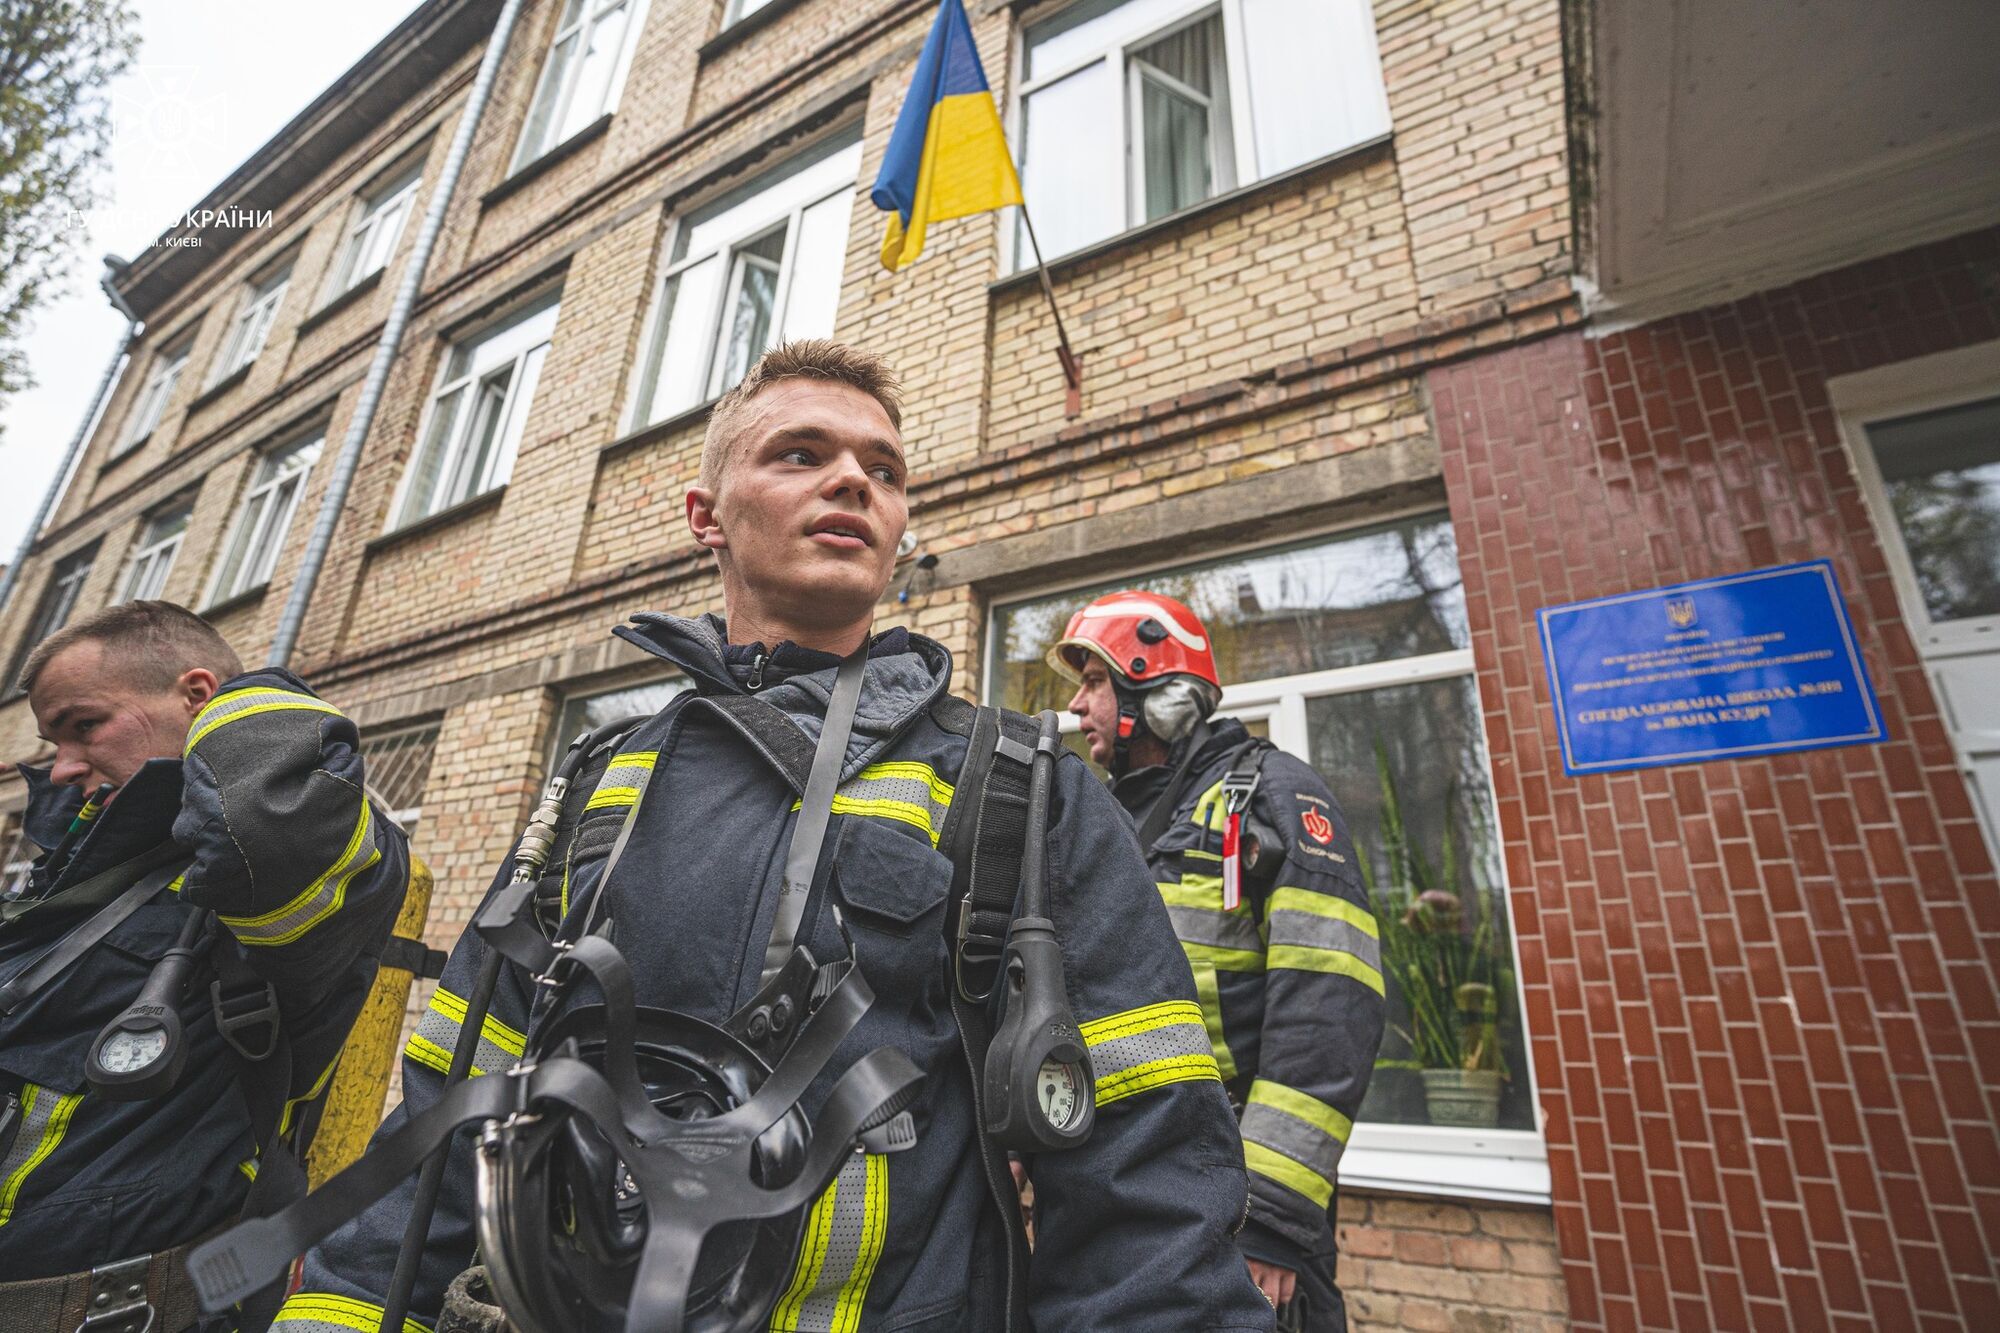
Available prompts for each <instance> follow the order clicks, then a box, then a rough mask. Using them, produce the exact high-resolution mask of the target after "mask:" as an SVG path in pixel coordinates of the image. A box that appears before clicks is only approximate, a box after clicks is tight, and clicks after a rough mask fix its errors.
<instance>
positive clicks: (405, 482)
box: [382, 288, 562, 532]
mask: <svg viewBox="0 0 2000 1333" xmlns="http://www.w3.org/2000/svg"><path fill="white" fill-rule="evenodd" d="M561 311H562V292H561V289H560V288H555V289H551V290H549V291H544V292H542V293H540V294H538V295H536V296H535V297H533V298H531V299H529V300H527V301H524V302H522V303H521V304H520V305H519V306H517V307H515V309H514V310H513V311H512V312H511V313H510V314H508V315H506V316H503V317H502V318H500V319H497V320H494V321H492V322H490V323H488V324H487V325H486V326H485V327H484V328H483V329H482V330H481V331H479V332H477V333H470V334H466V335H465V336H463V337H459V338H454V339H453V340H452V341H451V343H450V344H449V345H448V346H446V348H445V349H444V355H443V356H441V357H439V358H438V368H437V377H436V379H435V381H434V382H433V384H432V386H431V393H430V397H429V399H428V400H427V401H426V402H425V404H424V414H423V419H422V421H420V422H419V423H418V426H417V442H416V446H415V447H414V448H413V449H411V450H410V461H409V462H408V464H406V465H405V466H404V468H403V479H402V480H401V481H400V482H398V483H397V485H396V495H395V499H394V501H393V503H391V504H390V506H389V518H388V522H387V523H386V524H385V525H384V527H383V529H382V530H383V531H384V532H395V531H397V530H399V529H402V528H407V527H409V526H411V525H412V524H415V523H421V522H423V521H424V520H425V519H427V518H430V517H431V516H432V515H434V514H441V513H443V512H445V511H446V510H448V509H454V508H456V507H457V506H459V505H462V504H467V503H469V502H471V501H473V500H476V499H478V498H479V497H480V496H482V495H486V494H488V493H490V492H492V491H496V490H499V489H500V488H501V487H502V486H505V485H506V484H507V482H508V480H509V479H510V478H511V477H512V476H513V473H514V455H515V453H516V451H518V450H519V448H520V446H521V436H522V434H523V432H524V431H525V430H526V429H527V418H528V413H529V412H530V411H532V410H533V408H534V398H535V390H536V388H537V386H538V385H539V384H540V382H541V368H542V366H543V364H544V363H545V362H546V359H547V356H548V349H549V347H550V345H551V343H552V341H553V339H554V336H555V326H556V320H557V316H558V315H559V314H560V313H561ZM468 345H470V346H471V347H472V353H471V355H470V356H468V357H467V358H466V366H465V369H464V370H463V371H462V372H461V373H460V374H458V375H457V376H456V377H453V378H447V376H449V375H450V374H451V363H452V358H453V357H454V356H455V355H456V354H457V353H458V351H459V349H460V348H462V347H466V346H468ZM503 370H505V371H507V372H508V378H507V394H506V397H505V398H504V399H502V401H501V404H500V407H499V409H498V410H499V412H500V424H499V425H498V427H497V428H496V429H497V431H498V434H497V436H496V440H497V444H496V447H495V448H494V450H493V453H492V455H491V456H490V457H489V458H487V460H486V462H485V464H484V466H483V467H482V468H481V469H480V473H479V475H478V476H476V477H474V478H473V479H472V485H471V489H470V490H468V491H467V492H466V493H465V494H464V495H461V496H458V497H457V498H455V499H450V500H445V501H443V502H442V503H440V502H438V499H437V492H436V491H434V492H433V494H432V495H431V496H429V497H427V498H426V501H425V508H424V510H423V512H421V513H409V514H406V513H404V512H403V511H404V508H405V506H406V505H408V504H409V503H410V501H411V495H410V491H411V488H412V487H413V486H415V484H416V478H417V472H418V465H419V464H420V463H421V462H422V461H423V458H424V451H425V450H426V449H427V448H429V447H430V443H431V439H430V436H431V426H432V421H433V419H434V418H435V417H436V415H437V412H438V409H439V407H440V406H441V405H442V404H443V403H444V401H445V400H446V399H447V398H449V397H451V396H452V395H453V394H455V393H460V392H463V393H464V394H465V395H466V405H465V408H464V409H463V410H462V411H460V412H459V414H458V416H457V418H456V419H455V420H454V421H453V423H452V430H451V435H450V437H449V438H448V439H447V440H445V441H444V442H443V444H442V448H443V449H444V459H443V461H442V462H441V463H440V464H439V466H438V472H437V480H436V482H435V483H434V485H444V484H447V483H448V481H449V479H450V477H451V475H452V474H453V473H454V472H456V471H457V470H458V467H459V465H460V463H461V462H462V461H463V459H464V455H465V451H466V448H467V447H468V445H469V444H470V443H471V441H472V437H473V430H474V427H475V426H476V425H477V424H478V423H479V420H480V412H479V402H478V395H479V390H480V387H481V386H482V385H483V384H485V383H486V382H487V381H488V380H490V379H491V378H493V377H494V376H495V375H496V374H498V373H499V372H501V371H503Z"/></svg>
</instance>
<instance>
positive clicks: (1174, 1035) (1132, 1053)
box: [1079, 1000, 1222, 1106]
mask: <svg viewBox="0 0 2000 1333" xmlns="http://www.w3.org/2000/svg"><path fill="white" fill-rule="evenodd" d="M1079 1030H1080V1031H1081V1032H1082V1034H1083V1041H1084V1045H1086V1046H1088V1047H1089V1048H1090V1065H1091V1072H1092V1073H1093V1074H1094V1075H1096V1079H1097V1104H1098V1105H1099V1106H1108V1105H1110V1104H1111V1103H1112V1102H1115V1101H1119V1100H1121V1099H1123V1098H1126V1097H1131V1096H1134V1095H1136V1094H1138V1093H1141V1092H1149V1091H1151V1090H1152V1089H1154V1088H1161V1087H1165V1086H1167V1085H1168V1084H1170V1083H1186V1082H1189V1081H1192V1080H1201V1079H1214V1080H1217V1081H1220V1080H1221V1078H1222V1074H1221V1071H1220V1070H1219V1069H1218V1068H1217V1067H1216V1062H1215V1051H1214V1049H1213V1048H1212V1047H1211V1046H1210V1044H1209V1038H1208V1023H1207V1020H1206V1019H1205V1018H1204V1017H1203V1016H1202V1012H1201V1006H1200V1005H1198V1004H1195V1003H1194V1002H1193V1001H1190V1000H1167V1001H1163V1002H1162V1003H1160V1004H1149V1005H1145V1006H1143V1007H1142V1008H1138V1009H1128V1010H1126V1011H1125V1012H1124V1013H1122V1014H1111V1015H1108V1016H1107V1017H1104V1018H1096V1019H1092V1020H1091V1021H1090V1022H1088V1023H1084V1024H1081V1025H1079Z"/></svg>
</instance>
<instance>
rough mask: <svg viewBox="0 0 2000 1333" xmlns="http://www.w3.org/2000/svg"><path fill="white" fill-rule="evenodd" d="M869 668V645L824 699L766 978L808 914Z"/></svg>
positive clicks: (845, 666)
mask: <svg viewBox="0 0 2000 1333" xmlns="http://www.w3.org/2000/svg"><path fill="white" fill-rule="evenodd" d="M867 669H868V645H867V644H865V643H864V644H862V645H861V647H860V648H858V649H856V650H855V652H854V653H853V654H852V655H851V656H850V657H848V659H847V660H846V661H845V662H842V663H841V664H840V672H839V674H838V675H837V676H835V677H834V681H833V694H832V696H831V697H830V698H828V700H827V703H826V721H825V724H824V725H823V726H822V727H821V728H820V733H819V744H818V745H816V746H814V747H813V761H812V771H811V772H810V773H808V774H807V775H806V789H805V791H804V792H803V793H801V794H800V796H799V817H798V820H797V822H796V823H794V824H793V825H792V842H791V846H790V847H789V848H788V849H787V850H786V852H785V879H784V884H783V885H782V887H780V889H779V890H778V911H777V915H776V916H775V917H774V918H773V919H772V922H771V940H770V943H769V944H767V945H765V946H764V978H763V979H764V980H765V981H767V982H768V981H769V980H770V979H771V978H772V977H774V976H776V975H777V974H778V971H779V969H781V968H783V967H784V965H785V960H786V959H787V958H790V957H791V956H792V948H793V946H794V945H795V944H796V943H797V941H798V937H799V922H801V921H803V920H804V919H805V913H806V898H807V896H808V895H809V894H811V892H812V886H813V875H814V872H815V871H817V870H818V868H819V851H820V847H821V846H822V845H823V844H824V843H825V842H826V826H827V822H828V821H829V820H831V819H832V818H833V794H834V792H835V791H836V790H837V789H838V788H839V786H840V769H841V765H842V763H844V762H845V760H846V758H847V738H848V736H849V734H851V733H852V732H853V730H854V710H855V708H856V706H857V705H859V704H860V702H861V680H862V677H863V676H864V675H865V674H866V672H867Z"/></svg>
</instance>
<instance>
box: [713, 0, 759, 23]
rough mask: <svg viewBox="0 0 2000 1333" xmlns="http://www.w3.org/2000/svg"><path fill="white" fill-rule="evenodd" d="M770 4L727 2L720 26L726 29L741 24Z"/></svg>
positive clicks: (746, 0) (754, 0)
mask: <svg viewBox="0 0 2000 1333" xmlns="http://www.w3.org/2000/svg"><path fill="white" fill-rule="evenodd" d="M770 3H771V0H729V7H728V8H727V9H726V10H724V11H723V15H722V26H723V27H725V28H727V27H731V26H733V25H735V24H738V23H741V22H742V21H743V20H744V19H747V18H749V17H750V16H751V15H752V14H754V13H756V12H757V11H758V10H760V9H762V8H763V7H764V6H766V5H768V4H770Z"/></svg>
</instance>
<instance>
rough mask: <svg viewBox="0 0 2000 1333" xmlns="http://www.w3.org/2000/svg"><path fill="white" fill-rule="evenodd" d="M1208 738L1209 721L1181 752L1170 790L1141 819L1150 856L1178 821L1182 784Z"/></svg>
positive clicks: (1141, 839) (1197, 729) (1199, 725)
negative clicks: (1174, 821) (1161, 838)
mask: <svg viewBox="0 0 2000 1333" xmlns="http://www.w3.org/2000/svg"><path fill="white" fill-rule="evenodd" d="M1207 741H1208V721H1207V719H1203V720H1202V721H1201V722H1199V723H1197V724H1196V726H1195V729H1194V734H1193V735H1191V736H1189V737H1188V742H1187V748H1186V749H1184V750H1182V751H1181V761H1180V763H1178V764H1176V765H1175V766H1174V775H1173V776H1172V777H1170V778H1168V779H1167V786H1166V790H1165V791H1162V792H1161V793H1160V794H1159V797H1158V798H1157V799H1156V800H1155V801H1154V802H1153V806H1152V809H1150V810H1148V811H1146V817H1145V818H1144V819H1143V820H1141V821H1140V822H1139V846H1140V847H1141V848H1142V849H1144V851H1145V853H1146V855H1147V856H1148V857H1149V858H1150V857H1151V856H1152V855H1153V844H1154V843H1156V842H1158V841H1159V840H1160V835H1161V834H1163V833H1165V832H1166V831H1167V825H1169V824H1171V823H1172V822H1173V820H1174V811H1175V810H1177V809H1179V808H1180V803H1181V794H1182V793H1181V787H1182V785H1183V784H1185V783H1186V782H1187V775H1188V770H1189V769H1190V768H1192V767H1194V756H1195V752H1196V751H1198V750H1200V749H1201V747H1202V746H1203V745H1204V744H1205V743H1207Z"/></svg>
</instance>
